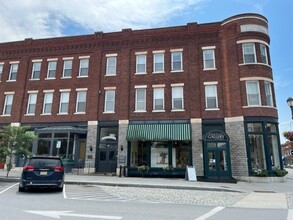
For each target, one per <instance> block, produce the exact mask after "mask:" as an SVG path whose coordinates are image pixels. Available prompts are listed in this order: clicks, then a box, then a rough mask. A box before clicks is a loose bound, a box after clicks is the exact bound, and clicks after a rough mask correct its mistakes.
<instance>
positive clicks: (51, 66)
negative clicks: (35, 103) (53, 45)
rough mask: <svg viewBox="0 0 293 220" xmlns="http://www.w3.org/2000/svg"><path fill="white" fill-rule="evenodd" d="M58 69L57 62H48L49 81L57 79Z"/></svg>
mask: <svg viewBox="0 0 293 220" xmlns="http://www.w3.org/2000/svg"><path fill="white" fill-rule="evenodd" d="M56 68H57V61H55V60H54V61H53V60H52V61H49V62H48V72H47V78H48V79H55V77H56Z"/></svg>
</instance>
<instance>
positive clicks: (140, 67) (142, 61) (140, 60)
mask: <svg viewBox="0 0 293 220" xmlns="http://www.w3.org/2000/svg"><path fill="white" fill-rule="evenodd" d="M146 58H147V57H146V54H137V55H136V73H146Z"/></svg>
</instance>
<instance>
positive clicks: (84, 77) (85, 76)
mask: <svg viewBox="0 0 293 220" xmlns="http://www.w3.org/2000/svg"><path fill="white" fill-rule="evenodd" d="M88 77H89V76H88V75H87V76H77V78H88Z"/></svg>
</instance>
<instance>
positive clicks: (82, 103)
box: [75, 89, 87, 113]
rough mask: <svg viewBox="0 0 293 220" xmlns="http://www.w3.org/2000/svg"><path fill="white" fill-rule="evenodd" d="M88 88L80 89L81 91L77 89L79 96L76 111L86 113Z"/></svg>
mask: <svg viewBox="0 0 293 220" xmlns="http://www.w3.org/2000/svg"><path fill="white" fill-rule="evenodd" d="M86 92H87V91H86V90H82V89H80V91H77V97H76V110H75V112H76V113H85V109H86Z"/></svg>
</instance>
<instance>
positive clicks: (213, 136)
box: [206, 133, 225, 140]
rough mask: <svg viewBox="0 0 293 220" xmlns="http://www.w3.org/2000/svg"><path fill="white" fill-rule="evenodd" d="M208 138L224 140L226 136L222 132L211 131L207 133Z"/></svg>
mask: <svg viewBox="0 0 293 220" xmlns="http://www.w3.org/2000/svg"><path fill="white" fill-rule="evenodd" d="M206 139H212V140H224V139H225V136H224V135H223V134H221V133H209V134H207V136H206Z"/></svg>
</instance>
